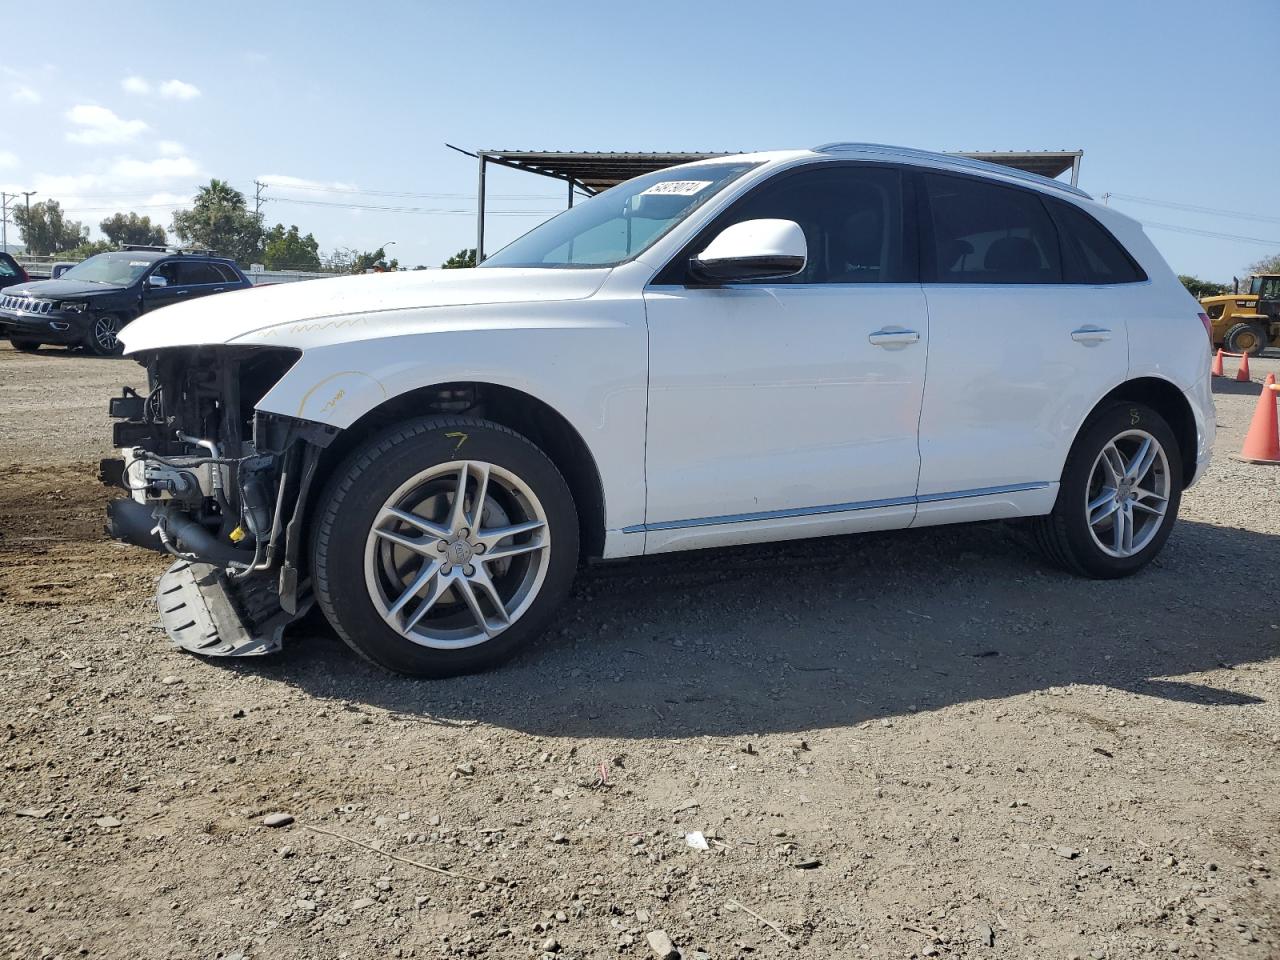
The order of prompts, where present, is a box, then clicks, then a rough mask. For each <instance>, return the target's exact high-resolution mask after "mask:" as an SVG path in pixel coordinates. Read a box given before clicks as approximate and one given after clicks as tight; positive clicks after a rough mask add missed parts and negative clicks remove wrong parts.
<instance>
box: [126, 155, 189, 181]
mask: <svg viewBox="0 0 1280 960" xmlns="http://www.w3.org/2000/svg"><path fill="white" fill-rule="evenodd" d="M110 175H111V176H114V177H119V178H121V179H124V180H177V179H179V178H183V177H197V176H199V175H200V165H199V164H197V163H196V162H195V161H194V160H192V159H191V158H190V157H157V158H156V159H154V160H134V159H133V158H132V157H120V158H119V159H117V160H116V161H115V162H114V163H113V164H112V165H111V170H110Z"/></svg>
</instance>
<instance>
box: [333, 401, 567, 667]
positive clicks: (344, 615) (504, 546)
mask: <svg viewBox="0 0 1280 960" xmlns="http://www.w3.org/2000/svg"><path fill="white" fill-rule="evenodd" d="M577 563H578V516H577V510H576V508H575V506H574V502H573V497H572V495H571V494H570V492H569V487H568V484H566V483H565V481H564V478H563V477H562V476H561V475H560V472H559V471H558V470H557V469H556V467H555V465H554V464H553V463H552V462H551V460H550V459H549V458H548V457H547V456H546V454H544V453H543V452H542V451H541V450H540V449H539V448H538V447H536V446H535V445H534V444H532V443H531V442H529V441H528V440H527V439H525V438H524V437H522V436H520V435H519V434H517V433H515V432H514V431H512V430H509V429H507V428H506V427H503V426H501V425H499V424H496V423H492V422H490V421H486V420H481V419H478V418H475V417H427V418H422V419H418V420H411V421H408V422H405V423H401V424H398V425H396V426H394V427H391V428H389V429H387V430H386V431H384V432H383V433H380V434H378V435H377V436H375V437H373V438H372V439H370V440H369V441H367V442H366V443H364V444H362V445H361V446H360V447H359V448H357V449H356V450H355V451H354V452H353V453H352V454H351V455H350V456H348V457H347V459H346V460H345V461H344V462H343V463H342V464H341V465H339V467H338V468H337V470H336V471H335V473H334V475H333V478H332V479H331V480H330V482H329V484H328V487H327V489H326V490H325V492H324V494H323V495H322V496H321V498H320V501H319V504H318V510H317V513H316V526H315V529H314V533H313V537H312V570H313V574H314V575H313V583H314V588H315V592H316V598H317V600H318V601H319V604H320V608H321V609H322V610H323V611H324V614H325V616H326V617H328V619H329V622H330V623H332V624H333V626H334V629H335V630H337V632H338V634H339V636H341V637H342V639H343V640H344V641H346V643H347V644H348V645H349V646H351V648H352V649H354V650H355V651H356V652H357V653H359V654H360V655H361V656H363V657H365V658H366V659H368V660H370V661H372V662H374V663H376V664H378V665H379V666H382V667H385V668H386V669H388V670H393V671H396V672H397V673H406V674H411V675H414V676H421V677H447V676H454V675H457V674H462V673H472V672H475V671H478V670H484V669H487V668H489V667H492V666H495V665H497V664H499V663H501V662H502V661H504V660H506V659H508V658H509V657H511V656H512V655H514V654H515V653H516V651H517V650H519V648H520V647H521V646H522V645H524V644H525V643H526V642H528V641H529V640H532V639H533V638H535V637H536V636H537V635H538V634H540V633H541V632H542V631H543V630H544V629H545V627H546V625H547V624H548V623H549V622H550V620H551V618H552V616H553V615H554V614H555V611H556V609H557V608H558V607H559V606H560V604H561V603H562V602H563V600H564V599H565V597H566V596H567V595H568V592H569V589H570V587H571V585H572V583H573V577H574V573H575V572H576V569H577Z"/></svg>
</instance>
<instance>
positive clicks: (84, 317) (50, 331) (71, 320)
mask: <svg viewBox="0 0 1280 960" xmlns="http://www.w3.org/2000/svg"><path fill="white" fill-rule="evenodd" d="M89 316H90V315H89V314H79V315H77V316H75V317H67V316H58V315H54V316H49V315H43V316H33V315H30V314H25V313H14V312H12V311H4V310H0V336H3V337H9V338H10V339H17V340H38V341H39V342H40V343H61V344H72V343H82V342H84V339H85V331H86V330H87V329H88V326H87V321H88V318H89Z"/></svg>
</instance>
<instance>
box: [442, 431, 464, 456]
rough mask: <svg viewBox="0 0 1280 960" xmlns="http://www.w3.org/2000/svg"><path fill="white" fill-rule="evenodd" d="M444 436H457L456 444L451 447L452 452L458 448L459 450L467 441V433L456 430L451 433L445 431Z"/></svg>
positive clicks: (455, 451)
mask: <svg viewBox="0 0 1280 960" xmlns="http://www.w3.org/2000/svg"><path fill="white" fill-rule="evenodd" d="M445 436H446V437H457V438H458V445H457V446H456V447H454V448H453V452H454V453H457V452H458V451H459V450H461V449H462V445H463V444H464V443H466V442H467V435H466V434H465V433H459V432H458V431H457V430H455V431H453V433H446V434H445Z"/></svg>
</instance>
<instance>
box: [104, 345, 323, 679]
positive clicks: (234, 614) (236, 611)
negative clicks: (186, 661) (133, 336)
mask: <svg viewBox="0 0 1280 960" xmlns="http://www.w3.org/2000/svg"><path fill="white" fill-rule="evenodd" d="M299 356H300V353H299V351H297V350H287V349H279V348H262V347H231V346H219V347H201V348H194V347H187V348H174V349H166V350H157V351H154V352H151V353H150V354H145V355H139V356H138V357H137V359H139V361H140V362H142V363H144V364H145V365H146V368H147V373H148V380H149V389H148V391H147V392H146V393H145V394H143V393H140V392H137V391H135V390H133V389H130V388H125V390H124V393H123V395H122V396H119V397H115V398H113V399H112V400H111V406H110V414H111V416H112V417H113V418H114V419H115V420H116V423H115V424H114V425H113V430H112V436H113V441H114V442H113V445H114V446H116V447H118V448H120V452H121V454H122V456H121V457H118V458H113V459H108V460H103V461H102V480H103V482H104V483H107V484H108V485H111V486H118V487H122V488H123V489H125V490H126V491H128V494H129V495H128V497H124V498H120V499H117V500H113V501H112V502H111V503H110V504H109V505H108V508H107V513H108V526H107V532H108V533H109V534H110V535H111V536H112V537H114V538H115V539H118V540H123V541H126V542H128V543H132V544H136V545H138V546H142V547H147V548H149V549H152V550H157V551H160V552H162V553H168V554H170V555H172V556H173V557H174V558H175V562H174V564H173V565H172V566H171V567H170V568H169V569H168V571H166V573H165V574H164V575H163V576H162V577H161V578H160V583H159V586H158V587H157V591H156V603H157V606H158V607H159V610H160V619H161V623H162V624H163V626H164V628H165V630H166V632H167V633H168V634H169V637H170V639H171V640H172V641H173V642H174V643H175V644H176V645H177V646H179V647H182V648H184V649H186V650H190V651H192V652H195V653H201V654H206V655H217V656H248V655H254V654H263V653H271V652H273V651H275V650H278V649H279V648H280V645H281V638H282V636H283V633H284V630H285V628H286V627H287V626H288V625H289V624H290V623H292V622H293V621H295V620H296V619H298V618H299V617H301V616H302V615H303V614H305V613H306V612H307V610H308V609H309V607H310V605H311V602H312V597H311V590H310V583H309V581H308V580H307V579H306V578H305V577H301V576H300V575H299V564H298V557H299V552H300V550H301V547H302V541H303V539H304V524H303V520H304V517H305V509H306V504H307V499H308V496H309V495H310V492H311V485H312V481H313V479H314V478H315V473H316V468H317V466H318V464H319V461H320V454H321V451H322V450H323V449H324V448H325V447H327V446H328V445H329V444H330V443H331V442H332V441H333V439H334V438H335V436H336V435H337V432H338V431H337V429H336V428H334V427H329V426H325V425H322V424H318V423H314V422H311V421H306V420H299V419H294V418H291V417H285V416H279V415H276V414H269V413H263V412H260V411H258V410H257V404H258V402H259V401H260V400H261V399H262V397H263V396H265V395H266V393H267V392H268V391H269V390H270V389H271V388H272V387H273V386H274V385H275V384H276V383H277V382H278V381H279V380H280V379H281V378H282V377H283V376H284V375H285V373H286V372H287V371H288V370H289V368H290V367H291V366H293V364H294V363H295V362H296V361H297V359H298V357H299Z"/></svg>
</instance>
